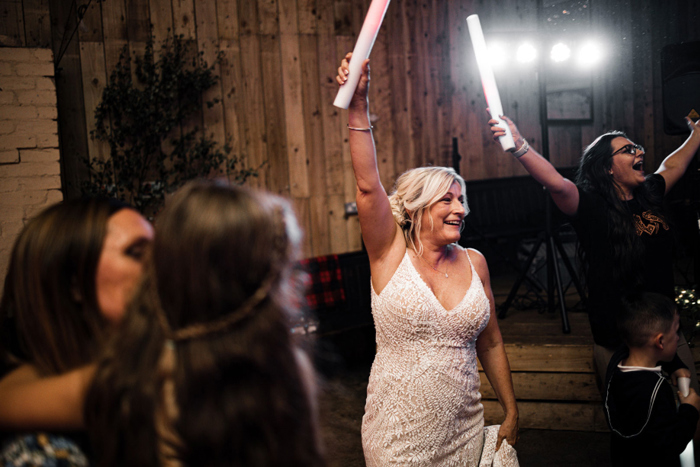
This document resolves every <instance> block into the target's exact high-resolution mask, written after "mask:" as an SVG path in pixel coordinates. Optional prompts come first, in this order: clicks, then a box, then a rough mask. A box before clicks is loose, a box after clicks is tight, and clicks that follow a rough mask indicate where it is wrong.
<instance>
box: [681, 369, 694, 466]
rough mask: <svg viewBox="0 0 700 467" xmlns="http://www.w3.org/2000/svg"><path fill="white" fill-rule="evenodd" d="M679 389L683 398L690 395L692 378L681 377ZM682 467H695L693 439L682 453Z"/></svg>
mask: <svg viewBox="0 0 700 467" xmlns="http://www.w3.org/2000/svg"><path fill="white" fill-rule="evenodd" d="M678 389H679V390H680V392H681V394H683V397H687V396H688V394H690V378H688V377H687V376H681V377H679V378H678ZM681 467H695V452H694V450H693V440H692V439H691V440H690V442H689V443H688V446H686V448H685V450H684V451H683V452H682V453H681Z"/></svg>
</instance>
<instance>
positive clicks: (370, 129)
mask: <svg viewBox="0 0 700 467" xmlns="http://www.w3.org/2000/svg"><path fill="white" fill-rule="evenodd" d="M372 128H374V127H373V126H372V125H370V126H369V128H355V127H352V126H350V125H348V130H355V131H372Z"/></svg>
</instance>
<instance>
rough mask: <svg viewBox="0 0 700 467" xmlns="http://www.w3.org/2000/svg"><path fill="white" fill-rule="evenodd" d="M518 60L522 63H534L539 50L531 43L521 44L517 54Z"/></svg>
mask: <svg viewBox="0 0 700 467" xmlns="http://www.w3.org/2000/svg"><path fill="white" fill-rule="evenodd" d="M516 58H517V60H518V61H519V62H520V63H530V62H533V61H535V59H536V58H537V49H535V47H534V46H533V45H532V44H530V43H529V42H526V43H524V44H521V45H520V47H518V50H517V52H516Z"/></svg>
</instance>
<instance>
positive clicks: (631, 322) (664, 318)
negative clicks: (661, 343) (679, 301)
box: [617, 292, 676, 348]
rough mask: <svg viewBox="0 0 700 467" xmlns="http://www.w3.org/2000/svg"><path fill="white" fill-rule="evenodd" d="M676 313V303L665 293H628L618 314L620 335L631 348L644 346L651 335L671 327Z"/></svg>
mask: <svg viewBox="0 0 700 467" xmlns="http://www.w3.org/2000/svg"><path fill="white" fill-rule="evenodd" d="M675 315H676V305H675V303H673V300H671V299H670V298H668V297H667V296H665V295H662V294H658V293H653V292H641V293H634V294H629V295H626V296H625V297H623V299H622V308H621V310H620V312H619V313H618V316H617V325H618V330H619V331H620V337H621V338H622V341H623V342H624V343H625V345H627V346H628V347H630V348H633V347H634V348H641V347H644V346H645V345H646V344H647V343H648V341H649V338H650V337H652V336H654V335H656V334H658V333H663V332H667V331H668V330H669V329H670V328H671V326H672V324H673V319H674V317H675Z"/></svg>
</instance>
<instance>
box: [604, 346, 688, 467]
mask: <svg viewBox="0 0 700 467" xmlns="http://www.w3.org/2000/svg"><path fill="white" fill-rule="evenodd" d="M627 356H628V352H627V349H624V348H622V349H620V350H618V351H617V352H616V353H615V355H613V357H612V359H611V360H610V365H609V366H608V372H607V377H606V391H605V416H606V418H607V421H608V426H609V427H610V430H611V432H612V433H611V437H612V439H611V443H610V447H611V457H612V465H613V466H632V465H633V466H635V467H638V466H647V465H648V466H654V467H658V466H680V459H679V455H680V453H682V452H683V450H685V448H686V446H687V445H688V443H689V442H690V441H691V440H692V439H693V435H694V434H695V427H696V425H697V423H698V417H699V415H698V411H697V410H696V409H695V407H693V406H692V405H690V404H681V405H680V407H679V408H678V410H676V399H675V397H674V395H673V389H672V387H671V385H670V384H669V383H668V381H666V379H665V378H664V377H663V375H662V374H661V373H660V372H655V371H645V370H640V371H631V372H624V373H623V372H622V371H620V369H619V368H617V365H618V363H620V362H621V361H622V360H624V359H625V358H627ZM663 369H664V371H668V372H669V373H672V372H673V371H675V370H676V369H678V367H677V366H675V365H673V364H664V366H663Z"/></svg>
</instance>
